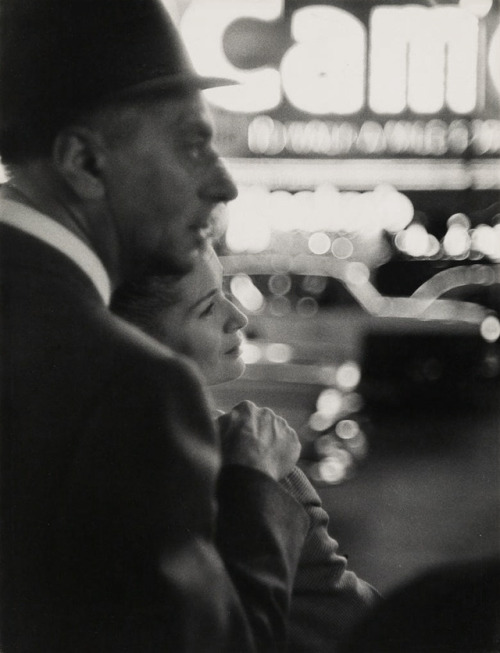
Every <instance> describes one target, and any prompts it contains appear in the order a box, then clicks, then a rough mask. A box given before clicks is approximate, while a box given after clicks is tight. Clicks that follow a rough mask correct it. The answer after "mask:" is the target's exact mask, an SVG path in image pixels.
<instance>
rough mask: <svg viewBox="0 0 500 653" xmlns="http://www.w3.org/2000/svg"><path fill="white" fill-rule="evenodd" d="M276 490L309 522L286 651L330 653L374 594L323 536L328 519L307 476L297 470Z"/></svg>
mask: <svg viewBox="0 0 500 653" xmlns="http://www.w3.org/2000/svg"><path fill="white" fill-rule="evenodd" d="M281 485H282V486H283V487H284V488H285V489H286V490H287V491H288V492H289V493H290V494H291V495H292V496H293V497H294V498H295V499H296V500H297V501H299V502H300V503H301V504H302V505H303V507H304V508H305V510H306V512H307V514H308V515H309V520H310V526H309V532H308V534H307V537H306V540H305V543H304V547H303V549H302V553H301V556H300V560H299V565H298V569H297V573H296V576H295V582H294V586H293V593H292V603H291V614H290V647H289V650H290V651H291V652H293V653H299V652H304V653H305V652H306V651H307V653H322V652H323V651H324V652H325V653H326V652H327V651H328V653H331V652H332V650H334V646H335V644H336V643H337V642H338V641H339V640H340V639H342V638H343V637H344V636H345V635H346V633H347V632H348V631H350V630H351V628H352V627H353V626H354V625H355V623H357V622H358V620H360V619H361V618H362V617H363V616H364V614H365V613H366V611H367V610H368V609H369V608H370V607H371V606H372V605H374V604H375V602H376V601H377V599H378V597H379V595H378V593H377V591H376V590H375V589H374V588H373V587H371V586H370V585H369V584H368V583H366V582H365V581H363V580H361V579H359V578H358V577H357V576H356V574H355V573H353V572H352V571H350V570H348V569H347V560H346V559H345V558H344V557H343V556H340V555H339V554H338V544H337V542H336V541H335V540H334V539H333V538H332V537H330V535H329V534H328V521H329V519H328V514H327V513H326V511H325V510H324V509H323V507H322V504H321V499H320V498H319V496H318V494H317V492H316V491H315V489H314V488H313V486H312V485H311V483H310V482H309V480H308V479H307V477H306V475H305V474H304V473H303V472H302V471H301V470H300V469H299V468H298V467H296V468H295V469H294V470H293V471H292V472H291V473H290V474H289V475H288V476H287V477H286V478H285V479H283V480H282V481H281Z"/></svg>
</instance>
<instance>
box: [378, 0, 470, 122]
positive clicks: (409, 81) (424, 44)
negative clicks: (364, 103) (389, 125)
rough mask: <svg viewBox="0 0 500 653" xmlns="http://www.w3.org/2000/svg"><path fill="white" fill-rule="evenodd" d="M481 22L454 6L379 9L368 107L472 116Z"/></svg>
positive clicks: (382, 111)
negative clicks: (449, 112) (446, 111)
mask: <svg viewBox="0 0 500 653" xmlns="http://www.w3.org/2000/svg"><path fill="white" fill-rule="evenodd" d="M478 31H479V25H478V19H477V17H476V16H474V15H473V14H472V13H470V12H468V11H465V10H464V9H461V8H460V7H455V6H440V7H422V6H416V5H410V6H404V7H394V6H383V7H376V8H375V9H374V10H373V12H372V15H371V27H370V71H369V104H370V107H371V108H372V109H373V111H376V112H377V113H387V114H397V113H401V112H402V111H405V110H406V109H410V110H411V111H414V112H415V113H419V114H425V113H429V114H432V113H435V112H437V111H440V110H441V109H444V108H447V109H449V110H451V111H453V112H455V113H459V114H460V113H462V114H464V113H468V112H470V111H472V110H474V108H475V107H476V101H477V69H478Z"/></svg>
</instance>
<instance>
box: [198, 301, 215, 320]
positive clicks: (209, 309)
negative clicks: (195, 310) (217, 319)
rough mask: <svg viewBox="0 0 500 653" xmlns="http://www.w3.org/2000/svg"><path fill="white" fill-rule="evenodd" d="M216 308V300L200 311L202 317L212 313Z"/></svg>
mask: <svg viewBox="0 0 500 653" xmlns="http://www.w3.org/2000/svg"><path fill="white" fill-rule="evenodd" d="M214 310H215V302H212V303H210V304H209V305H208V306H207V307H206V308H204V309H203V311H202V312H201V313H200V317H208V316H209V315H212V313H213V312H214Z"/></svg>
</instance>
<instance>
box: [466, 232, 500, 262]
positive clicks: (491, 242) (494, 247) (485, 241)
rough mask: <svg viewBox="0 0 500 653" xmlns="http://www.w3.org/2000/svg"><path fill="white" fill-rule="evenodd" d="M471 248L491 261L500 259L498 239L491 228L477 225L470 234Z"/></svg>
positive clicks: (499, 240)
mask: <svg viewBox="0 0 500 653" xmlns="http://www.w3.org/2000/svg"><path fill="white" fill-rule="evenodd" d="M472 248H473V249H475V250H477V251H478V252H481V253H482V254H485V255H486V256H489V257H490V258H492V259H499V258H500V238H496V232H495V230H494V229H493V227H489V226H488V225H486V224H480V225H478V226H477V227H476V228H475V229H474V231H473V232H472Z"/></svg>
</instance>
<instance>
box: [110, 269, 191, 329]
mask: <svg viewBox="0 0 500 653" xmlns="http://www.w3.org/2000/svg"><path fill="white" fill-rule="evenodd" d="M182 278H183V277H182V276H181V275H169V276H149V277H144V278H142V279H136V280H134V281H129V282H127V283H124V284H123V285H122V286H120V287H118V288H117V289H116V290H115V292H114V293H113V296H112V297H111V304H110V308H111V310H112V311H113V313H115V314H116V315H118V316H119V317H121V318H123V319H124V320H127V321H128V322H130V323H131V324H134V325H135V326H137V327H139V328H140V329H142V330H143V331H145V332H146V333H147V334H149V335H150V336H153V337H159V336H161V319H160V316H161V314H162V312H163V311H164V310H165V309H166V308H169V307H171V306H174V305H175V304H177V303H178V302H179V301H180V299H181V289H180V288H179V284H180V281H181V279H182Z"/></svg>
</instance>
